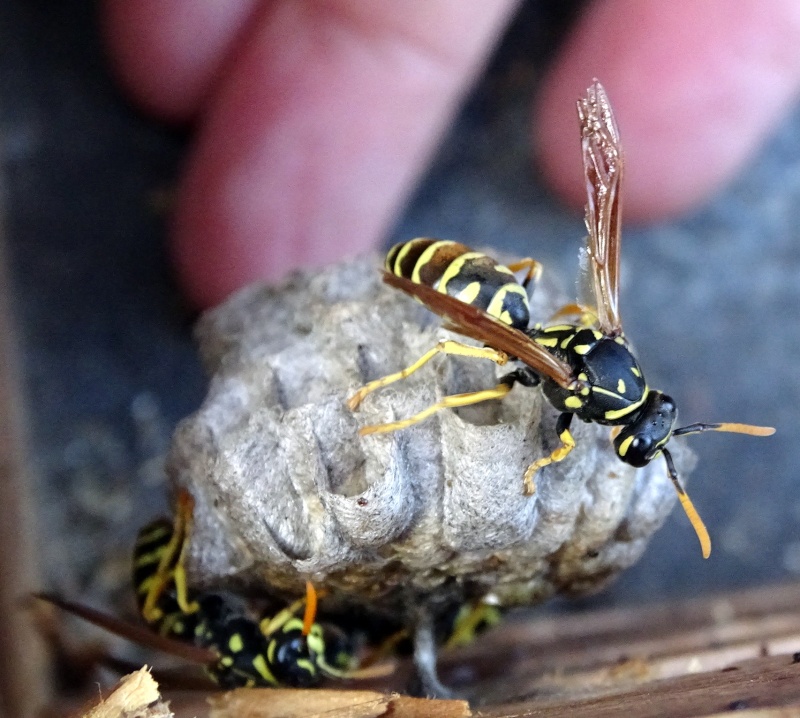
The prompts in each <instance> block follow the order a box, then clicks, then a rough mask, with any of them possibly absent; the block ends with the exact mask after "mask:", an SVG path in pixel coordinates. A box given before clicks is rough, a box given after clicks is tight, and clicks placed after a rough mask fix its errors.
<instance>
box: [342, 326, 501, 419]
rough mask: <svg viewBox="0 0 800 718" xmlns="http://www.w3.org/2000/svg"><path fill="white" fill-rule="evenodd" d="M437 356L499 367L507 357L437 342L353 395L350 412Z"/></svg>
mask: <svg viewBox="0 0 800 718" xmlns="http://www.w3.org/2000/svg"><path fill="white" fill-rule="evenodd" d="M437 354H453V355H455V356H462V357H474V358H475V359H491V360H492V361H493V362H495V363H496V364H499V365H501V366H502V365H503V364H505V363H506V362H507V361H508V355H507V354H506V353H505V352H501V351H498V350H497V349H492V348H491V347H471V346H467V345H466V344H461V343H460V342H456V341H453V340H451V339H448V340H447V341H443V342H439V343H438V344H437V345H436V346H435V347H434V348H433V349H431V350H430V351H428V352H426V353H425V354H423V355H422V356H421V357H420V358H419V359H417V361H415V362H414V363H413V364H412V365H411V366H409V367H406V368H405V369H403V370H401V371H398V372H396V373H395V374H389V375H388V376H385V377H383V378H381V379H376V380H375V381H371V382H370V383H369V384H366V385H364V386H362V387H361V388H360V389H359V390H358V391H357V392H356V393H355V394H353V396H351V397H350V399H348V401H347V406H348V407H349V408H350V410H351V411H355V410H356V409H357V408H358V405H359V404H360V403H361V402H362V401H363V400H364V397H366V396H367V394H371V393H372V392H373V391H375V390H376V389H380V388H382V387H384V386H389V384H394V383H395V382H396V381H400V380H401V379H405V378H406V377H408V376H411V375H412V374H413V373H414V372H415V371H417V369H420V368H421V367H423V366H425V364H427V363H428V362H429V361H430V360H431V359H433V357H435V356H436V355H437ZM370 433H371V432H370Z"/></svg>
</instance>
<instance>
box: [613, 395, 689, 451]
mask: <svg viewBox="0 0 800 718" xmlns="http://www.w3.org/2000/svg"><path fill="white" fill-rule="evenodd" d="M677 417H678V409H677V407H676V406H675V402H674V401H673V400H672V398H671V397H669V396H667V395H666V394H662V393H661V392H660V391H650V392H649V393H648V395H647V399H646V400H645V403H644V405H643V406H642V408H641V409H640V410H639V412H638V413H637V415H636V418H635V419H634V420H633V421H632V422H630V423H629V424H626V425H624V426H623V427H622V430H621V431H620V432H619V434H617V436H616V437H615V438H614V449H615V450H616V452H617V456H619V458H620V460H622V461H624V462H625V463H626V464H630V465H631V466H636V467H639V466H645V465H646V464H648V463H650V461H651V460H652V459H653V458H655V456H656V455H657V454H658V452H659V451H661V449H662V447H663V446H664V444H666V443H667V442H668V441H669V439H670V437H671V436H672V427H673V426H674V425H675V419H677Z"/></svg>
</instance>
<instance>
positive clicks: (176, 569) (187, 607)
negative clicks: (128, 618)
mask: <svg viewBox="0 0 800 718" xmlns="http://www.w3.org/2000/svg"><path fill="white" fill-rule="evenodd" d="M193 510H194V499H192V496H191V494H190V493H189V492H188V491H181V493H180V494H179V495H178V505H177V506H176V507H175V518H174V521H173V528H172V537H171V538H170V540H169V543H168V544H167V546H166V548H165V549H164V553H163V555H162V556H161V560H160V561H159V562H158V568H157V569H156V573H155V576H154V578H153V583H152V585H151V587H150V589H149V590H148V592H147V598H146V599H145V601H144V605H143V606H142V616H143V617H144V619H145V620H146V621H154V620H158V618H160V617H161V615H162V612H161V609H159V608H158V607H157V606H156V602H157V601H158V599H159V598H160V597H161V594H162V593H163V592H164V589H165V588H166V587H167V585H168V584H169V582H170V580H172V581H174V583H175V594H176V595H175V598H176V600H177V602H178V606H180V609H181V611H183V612H184V613H194V612H195V611H197V610H198V608H199V605H198V604H197V602H196V601H193V602H191V603H190V602H189V596H188V589H187V582H186V569H185V568H184V556H185V553H186V548H187V546H188V544H189V531H190V527H191V524H192V512H193Z"/></svg>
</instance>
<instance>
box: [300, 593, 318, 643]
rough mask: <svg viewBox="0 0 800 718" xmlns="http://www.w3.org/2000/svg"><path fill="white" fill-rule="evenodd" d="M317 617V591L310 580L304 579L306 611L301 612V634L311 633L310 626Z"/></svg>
mask: <svg viewBox="0 0 800 718" xmlns="http://www.w3.org/2000/svg"><path fill="white" fill-rule="evenodd" d="M316 617H317V592H316V590H315V589H314V585H313V584H312V583H311V581H306V611H305V613H304V614H303V635H304V636H307V635H308V634H309V633H311V627H312V626H313V625H314V620H315V619H316Z"/></svg>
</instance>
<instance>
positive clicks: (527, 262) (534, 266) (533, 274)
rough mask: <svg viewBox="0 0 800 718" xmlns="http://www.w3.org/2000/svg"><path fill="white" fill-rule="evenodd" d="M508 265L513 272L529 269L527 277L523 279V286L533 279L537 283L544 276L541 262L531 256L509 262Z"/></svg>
mask: <svg viewBox="0 0 800 718" xmlns="http://www.w3.org/2000/svg"><path fill="white" fill-rule="evenodd" d="M507 266H508V268H509V269H510V270H511V271H512V272H515V273H516V272H520V271H522V270H523V269H527V270H528V273H527V274H526V275H525V279H523V280H522V286H523V287H526V288H527V286H528V284H529V283H530V282H531V281H533V283H534V284H535V283H536V282H538V281H539V279H540V278H541V276H542V265H541V263H540V262H537V261H536V260H535V259H531V258H530V257H525V259H520V260H519V262H514V264H509V265H507Z"/></svg>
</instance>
